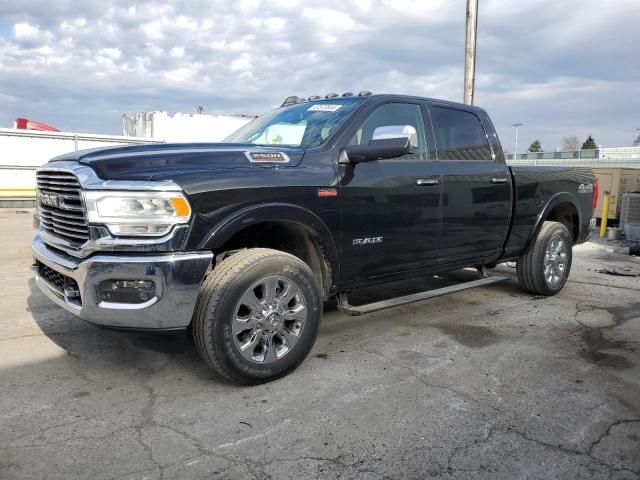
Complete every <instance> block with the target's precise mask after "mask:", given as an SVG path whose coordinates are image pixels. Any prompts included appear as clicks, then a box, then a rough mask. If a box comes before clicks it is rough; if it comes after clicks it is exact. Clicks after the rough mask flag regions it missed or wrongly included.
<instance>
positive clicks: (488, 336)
mask: <svg viewBox="0 0 640 480" xmlns="http://www.w3.org/2000/svg"><path fill="white" fill-rule="evenodd" d="M432 326H433V327H435V328H437V329H438V330H440V331H441V332H442V333H444V334H445V335H447V336H449V337H450V338H452V339H453V340H455V341H456V342H458V343H460V344H462V345H464V346H465V347H470V348H483V347H487V346H489V345H493V344H494V343H497V342H498V341H499V340H500V339H499V337H498V335H497V334H496V333H495V332H494V331H493V330H491V329H490V328H489V327H482V326H478V325H466V324H460V323H441V324H436V325H432Z"/></svg>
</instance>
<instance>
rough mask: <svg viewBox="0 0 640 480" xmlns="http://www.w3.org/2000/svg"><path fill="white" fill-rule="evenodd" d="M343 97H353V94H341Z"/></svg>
mask: <svg viewBox="0 0 640 480" xmlns="http://www.w3.org/2000/svg"><path fill="white" fill-rule="evenodd" d="M342 96H343V97H353V92H346V93H343V94H342Z"/></svg>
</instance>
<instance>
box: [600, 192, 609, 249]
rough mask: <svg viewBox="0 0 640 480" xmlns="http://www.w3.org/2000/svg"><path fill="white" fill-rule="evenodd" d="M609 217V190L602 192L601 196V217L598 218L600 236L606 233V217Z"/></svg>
mask: <svg viewBox="0 0 640 480" xmlns="http://www.w3.org/2000/svg"><path fill="white" fill-rule="evenodd" d="M608 217H609V192H604V195H603V196H602V219H601V220H600V236H601V237H602V238H604V237H605V235H606V234H607V219H608Z"/></svg>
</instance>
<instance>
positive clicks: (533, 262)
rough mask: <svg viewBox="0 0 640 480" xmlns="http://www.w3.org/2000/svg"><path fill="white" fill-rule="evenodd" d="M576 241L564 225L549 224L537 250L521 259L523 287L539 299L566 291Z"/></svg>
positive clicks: (541, 233) (539, 236) (519, 269)
mask: <svg viewBox="0 0 640 480" xmlns="http://www.w3.org/2000/svg"><path fill="white" fill-rule="evenodd" d="M571 248H572V239H571V234H570V233H569V230H567V227H565V226H564V225H563V224H562V223H558V222H551V221H547V222H544V224H543V225H542V228H541V229H540V231H539V232H538V234H537V235H536V238H535V240H534V244H533V246H532V247H531V248H530V249H529V251H528V252H527V253H526V254H525V255H522V256H521V257H519V258H518V264H517V272H518V282H519V284H520V287H521V288H522V289H524V290H526V291H528V292H531V293H535V294H538V295H545V296H548V295H555V294H556V293H558V292H559V291H560V290H562V287H564V285H565V283H566V282H567V278H568V277H569V272H570V271H571V260H572V251H571Z"/></svg>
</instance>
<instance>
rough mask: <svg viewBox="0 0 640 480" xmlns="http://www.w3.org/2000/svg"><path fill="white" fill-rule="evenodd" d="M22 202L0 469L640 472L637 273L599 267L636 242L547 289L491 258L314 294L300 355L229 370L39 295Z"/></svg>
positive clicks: (0, 335)
mask: <svg viewBox="0 0 640 480" xmlns="http://www.w3.org/2000/svg"><path fill="white" fill-rule="evenodd" d="M30 221H31V218H30V215H29V214H28V213H18V212H13V211H0V244H1V245H2V246H3V248H2V249H0V263H1V265H2V276H1V278H0V312H1V313H0V389H1V394H0V478H2V479H14V478H15V479H18V478H19V479H23V478H46V479H58V478H60V479H62V478H64V479H69V478H92V479H115V478H122V479H125V478H126V479H142V478H148V479H157V478H165V479H170V478H185V479H191V478H203V479H204V478H206V479H215V478H220V479H240V478H277V479H287V478H291V479H294V478H295V479H298V478H317V477H322V478H342V479H344V478H358V479H360V478H364V479H368V478H371V479H378V478H416V479H417V478H444V479H458V478H473V479H477V478H486V479H501V478H504V479H514V478H527V479H533V478H539V479H550V478H558V479H576V478H583V479H587V478H594V479H600V478H602V479H617V480H622V479H632V478H639V477H640V350H639V347H640V279H638V278H630V277H618V276H611V275H606V274H603V273H600V272H599V271H598V270H600V269H601V268H602V267H603V266H604V265H619V266H623V265H638V264H639V263H640V262H638V259H634V258H632V257H628V256H622V255H619V254H615V253H610V252H607V251H606V250H605V249H604V248H603V247H602V246H598V245H594V244H586V245H582V246H579V247H577V248H576V249H575V254H574V255H575V258H574V268H573V272H572V274H571V279H570V281H569V283H568V284H567V286H566V287H565V289H564V290H563V291H562V292H561V293H560V294H559V295H557V296H555V297H553V298H539V297H533V296H531V295H529V294H526V293H523V292H521V291H520V290H518V287H517V283H516V281H515V279H514V278H513V275H514V270H513V269H510V268H508V267H506V266H505V267H500V268H499V269H497V270H498V271H499V272H500V273H502V274H505V275H508V276H510V277H511V278H510V279H509V280H508V281H507V282H504V283H501V284H497V285H493V286H490V287H486V288H481V289H476V290H471V291H466V292H459V293H457V294H454V295H451V296H448V297H441V298H437V299H434V300H431V301H428V302H423V303H418V304H413V305H408V306H405V307H401V308H396V309H394V310H388V311H384V312H379V313H376V314H372V315H367V316H363V317H355V318H351V317H346V316H344V315H342V314H341V313H339V312H337V311H336V310H335V309H334V308H332V307H331V306H328V307H327V311H326V313H325V315H324V318H323V323H322V327H321V333H320V336H319V338H318V341H317V343H316V346H315V348H314V350H313V352H312V354H311V355H310V357H309V358H308V359H307V360H306V362H305V363H304V364H303V365H302V366H301V367H300V368H299V369H298V370H296V371H295V372H294V373H293V374H291V375H289V376H288V377H286V378H284V379H281V380H278V381H276V382H273V383H270V384H267V385H263V386H259V387H252V388H240V387H236V386H233V385H229V384H225V383H223V382H222V381H221V380H220V379H219V378H218V377H216V376H215V375H214V374H213V372H211V371H210V370H208V369H207V367H205V365H204V364H203V363H202V362H201V361H200V360H199V358H198V356H197V354H196V352H195V351H194V348H193V346H192V344H191V343H190V341H189V340H188V339H187V338H185V337H175V336H149V335H134V334H129V333H122V332H111V331H107V330H101V329H98V328H96V327H94V326H92V325H89V324H87V323H84V322H83V321H81V320H79V319H77V318H75V317H73V316H72V315H70V314H68V313H66V312H64V311H63V310H61V309H60V308H58V307H56V306H53V305H52V304H51V303H50V302H49V301H47V300H46V299H45V298H44V297H43V295H42V294H40V293H39V292H38V291H37V290H36V288H35V287H34V284H33V280H32V274H31V272H30V270H29V264H30V257H29V241H30V238H31V236H32V234H33V231H32V229H31V226H30ZM461 275H468V274H465V273H462V274H461ZM422 283H424V282H418V281H413V282H405V283H404V284H398V285H395V286H394V287H393V289H394V290H395V291H396V292H397V293H398V294H400V293H412V292H414V291H416V290H419V289H420V288H424V285H423V284H422ZM389 291H390V289H389V287H385V288H382V289H377V290H375V289H373V290H369V291H367V292H363V293H362V294H361V296H360V298H361V300H363V301H364V300H368V299H380V298H382V295H385V294H386V295H388V294H389Z"/></svg>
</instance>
